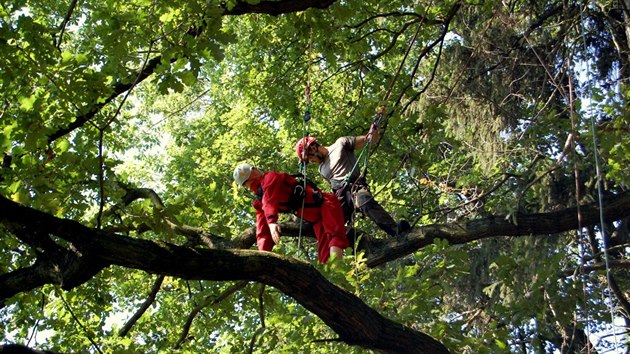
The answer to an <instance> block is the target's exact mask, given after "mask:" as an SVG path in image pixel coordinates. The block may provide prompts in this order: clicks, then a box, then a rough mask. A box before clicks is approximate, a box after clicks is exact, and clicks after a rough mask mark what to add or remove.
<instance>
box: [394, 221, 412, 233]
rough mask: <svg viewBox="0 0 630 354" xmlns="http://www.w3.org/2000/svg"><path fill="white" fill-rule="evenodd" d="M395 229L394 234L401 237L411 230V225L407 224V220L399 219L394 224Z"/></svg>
mask: <svg viewBox="0 0 630 354" xmlns="http://www.w3.org/2000/svg"><path fill="white" fill-rule="evenodd" d="M396 229H397V230H396V231H397V233H396V236H398V237H402V236H404V235H405V234H407V233H408V232H409V231H410V230H411V225H409V223H408V222H407V220H400V221H399V222H398V224H396Z"/></svg>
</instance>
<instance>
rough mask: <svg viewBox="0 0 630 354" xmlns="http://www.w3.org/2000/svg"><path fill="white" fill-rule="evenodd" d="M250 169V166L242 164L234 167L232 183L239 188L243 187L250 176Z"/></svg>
mask: <svg viewBox="0 0 630 354" xmlns="http://www.w3.org/2000/svg"><path fill="white" fill-rule="evenodd" d="M252 168H253V167H252V165H250V164H248V163H242V164H240V165H238V166H236V168H235V169H234V174H233V175H232V176H233V177H234V181H236V184H238V185H239V186H243V183H245V181H247V179H248V178H249V176H251V174H252Z"/></svg>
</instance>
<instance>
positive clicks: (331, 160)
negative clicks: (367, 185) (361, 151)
mask: <svg viewBox="0 0 630 354" xmlns="http://www.w3.org/2000/svg"><path fill="white" fill-rule="evenodd" d="M355 140H356V139H355V137H353V136H344V137H341V138H339V139H337V141H335V143H334V144H332V145H330V146H327V147H326V149H327V150H328V156H326V157H325V158H324V159H323V161H322V163H321V164H320V165H319V173H320V174H321V175H322V176H323V177H324V178H325V179H326V180H327V181H328V182H329V183H330V185H331V186H332V187H333V188H338V187H341V184H342V183H343V182H344V180H345V178H346V176H347V175H348V174H349V173H350V172H353V171H352V169H353V168H354V167H355V165H356V162H357V158H356V156H354V145H355ZM358 176H359V168H358V166H357V168H356V169H355V171H354V172H353V173H352V178H351V180H354V179H355V178H357V177H358Z"/></svg>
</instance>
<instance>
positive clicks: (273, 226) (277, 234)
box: [269, 223, 282, 245]
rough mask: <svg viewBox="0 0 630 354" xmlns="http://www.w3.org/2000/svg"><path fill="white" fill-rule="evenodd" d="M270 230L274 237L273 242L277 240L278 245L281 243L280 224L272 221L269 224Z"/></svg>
mask: <svg viewBox="0 0 630 354" xmlns="http://www.w3.org/2000/svg"><path fill="white" fill-rule="evenodd" d="M269 231H270V232H271V238H272V239H273V242H275V243H276V245H277V244H279V243H280V234H281V233H282V230H281V229H280V225H278V224H273V223H270V224H269Z"/></svg>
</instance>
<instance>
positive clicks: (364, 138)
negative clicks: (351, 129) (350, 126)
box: [354, 128, 382, 150]
mask: <svg viewBox="0 0 630 354" xmlns="http://www.w3.org/2000/svg"><path fill="white" fill-rule="evenodd" d="M381 134H382V131H381V130H380V129H378V128H377V129H373V130H372V131H371V132H369V133H367V134H365V135H359V136H356V137H354V149H355V150H360V149H363V148H364V147H365V144H367V142H368V140H369V139H370V137H371V138H372V144H378V141H379V140H380V139H381Z"/></svg>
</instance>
